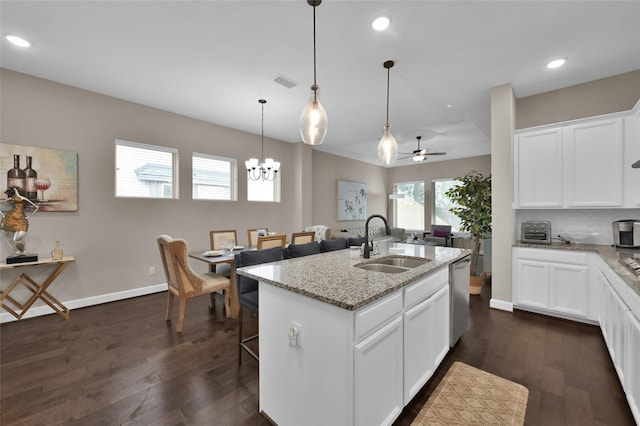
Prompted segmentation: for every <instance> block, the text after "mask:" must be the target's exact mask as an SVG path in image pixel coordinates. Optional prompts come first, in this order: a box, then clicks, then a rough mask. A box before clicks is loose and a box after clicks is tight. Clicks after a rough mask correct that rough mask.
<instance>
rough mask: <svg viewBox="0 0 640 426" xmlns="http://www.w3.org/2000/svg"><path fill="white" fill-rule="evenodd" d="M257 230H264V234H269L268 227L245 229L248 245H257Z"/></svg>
mask: <svg viewBox="0 0 640 426" xmlns="http://www.w3.org/2000/svg"><path fill="white" fill-rule="evenodd" d="M259 231H264V236H267V235H269V228H255V229H247V238H248V240H249V247H255V246H257V245H258V236H259Z"/></svg>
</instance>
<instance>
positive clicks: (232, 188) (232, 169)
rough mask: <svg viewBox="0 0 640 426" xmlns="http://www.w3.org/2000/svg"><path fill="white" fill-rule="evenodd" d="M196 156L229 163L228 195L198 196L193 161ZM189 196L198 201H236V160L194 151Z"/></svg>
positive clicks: (192, 161)
mask: <svg viewBox="0 0 640 426" xmlns="http://www.w3.org/2000/svg"><path fill="white" fill-rule="evenodd" d="M196 158H201V159H206V160H214V161H221V162H226V163H229V196H228V197H206V196H198V195H197V194H196V193H197V192H198V191H197V184H196V169H195V167H194V164H193V163H194V161H195V159H196ZM191 198H193V199H194V200H198V201H237V200H238V160H237V159H235V158H230V157H221V156H219V155H212V154H204V153H202V152H194V153H192V155H191Z"/></svg>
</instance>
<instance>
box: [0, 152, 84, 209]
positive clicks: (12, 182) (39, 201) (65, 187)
mask: <svg viewBox="0 0 640 426" xmlns="http://www.w3.org/2000/svg"><path fill="white" fill-rule="evenodd" d="M0 170H1V171H2V175H1V177H0V191H1V192H0V198H2V199H5V198H8V196H7V194H6V192H5V191H6V190H7V189H8V188H10V187H21V189H22V191H21V194H22V195H23V196H25V197H27V198H29V200H31V201H32V202H34V203H35V204H36V205H37V206H38V211H40V212H75V211H78V153H77V152H75V151H63V150H60V149H50V148H38V147H34V146H26V145H12V144H7V143H0Z"/></svg>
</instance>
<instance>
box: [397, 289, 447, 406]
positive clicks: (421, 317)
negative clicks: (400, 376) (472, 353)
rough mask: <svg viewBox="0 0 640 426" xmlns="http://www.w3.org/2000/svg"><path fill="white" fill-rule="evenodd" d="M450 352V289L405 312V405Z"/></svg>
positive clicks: (439, 292) (439, 291)
mask: <svg viewBox="0 0 640 426" xmlns="http://www.w3.org/2000/svg"><path fill="white" fill-rule="evenodd" d="M448 351H449V286H448V285H446V286H444V287H443V288H441V289H440V290H438V291H437V292H436V293H435V294H434V295H432V296H431V297H429V298H428V299H427V300H424V301H422V302H421V303H419V304H418V305H416V306H414V307H413V308H411V309H409V310H408V311H406V312H405V313H404V403H405V404H408V403H409V401H411V399H412V398H413V397H414V396H415V394H416V393H417V392H418V391H419V390H420V389H421V388H422V386H423V385H424V384H425V383H426V382H427V381H428V380H429V379H430V378H431V376H432V375H433V373H434V372H435V370H436V368H437V367H438V365H439V364H440V362H441V361H442V359H443V358H444V357H445V355H446V354H447V352H448Z"/></svg>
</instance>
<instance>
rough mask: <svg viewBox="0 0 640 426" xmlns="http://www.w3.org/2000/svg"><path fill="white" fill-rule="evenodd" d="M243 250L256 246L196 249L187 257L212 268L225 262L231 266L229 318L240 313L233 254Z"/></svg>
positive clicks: (252, 248)
mask: <svg viewBox="0 0 640 426" xmlns="http://www.w3.org/2000/svg"><path fill="white" fill-rule="evenodd" d="M245 250H256V247H242V248H237V249H235V250H197V251H191V252H189V257H190V258H192V259H196V260H200V261H202V262H205V263H207V264H209V265H211V266H213V268H212V269H215V265H220V264H223V263H226V264H228V265H229V266H230V268H231V271H230V273H231V276H230V280H231V292H230V296H231V301H230V305H231V312H230V315H229V316H230V317H231V318H234V319H235V318H238V315H239V314H240V303H239V302H238V288H237V285H236V268H235V256H236V254H238V253H240V252H242V251H245ZM211 252H216V253H215V256H212V255H210V254H209V253H211Z"/></svg>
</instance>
